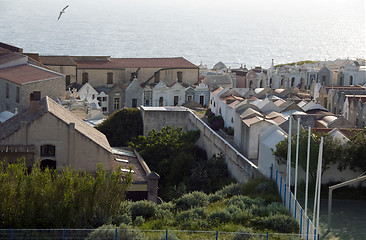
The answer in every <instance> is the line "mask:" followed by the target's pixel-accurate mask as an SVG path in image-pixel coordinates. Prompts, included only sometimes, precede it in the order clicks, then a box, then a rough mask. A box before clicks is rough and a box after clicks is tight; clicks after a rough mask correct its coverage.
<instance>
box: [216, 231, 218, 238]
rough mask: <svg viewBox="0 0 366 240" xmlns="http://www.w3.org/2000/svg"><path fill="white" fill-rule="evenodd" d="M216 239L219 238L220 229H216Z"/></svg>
mask: <svg viewBox="0 0 366 240" xmlns="http://www.w3.org/2000/svg"><path fill="white" fill-rule="evenodd" d="M216 240H219V231H216Z"/></svg>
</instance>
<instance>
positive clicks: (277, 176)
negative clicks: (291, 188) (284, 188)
mask: <svg viewBox="0 0 366 240" xmlns="http://www.w3.org/2000/svg"><path fill="white" fill-rule="evenodd" d="M277 178H278V170H276V186H277V187H278V183H277Z"/></svg>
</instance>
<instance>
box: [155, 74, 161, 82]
mask: <svg viewBox="0 0 366 240" xmlns="http://www.w3.org/2000/svg"><path fill="white" fill-rule="evenodd" d="M159 82H160V72H156V73H155V76H154V83H159Z"/></svg>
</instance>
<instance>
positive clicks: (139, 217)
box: [133, 216, 145, 226]
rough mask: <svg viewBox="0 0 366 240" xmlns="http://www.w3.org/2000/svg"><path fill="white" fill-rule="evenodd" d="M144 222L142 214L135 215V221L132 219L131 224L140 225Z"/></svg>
mask: <svg viewBox="0 0 366 240" xmlns="http://www.w3.org/2000/svg"><path fill="white" fill-rule="evenodd" d="M144 222H145V219H144V218H143V217H142V216H137V217H136V218H135V221H133V224H134V225H135V226H141V225H142V224H144Z"/></svg>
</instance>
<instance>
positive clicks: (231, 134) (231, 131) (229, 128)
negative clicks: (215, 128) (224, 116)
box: [224, 127, 234, 136]
mask: <svg viewBox="0 0 366 240" xmlns="http://www.w3.org/2000/svg"><path fill="white" fill-rule="evenodd" d="M224 131H225V132H226V134H227V135H230V136H233V135H234V128H232V127H225V128H224Z"/></svg>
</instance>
